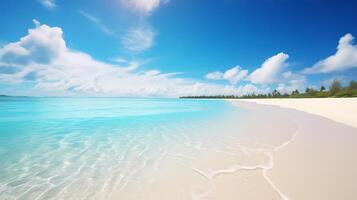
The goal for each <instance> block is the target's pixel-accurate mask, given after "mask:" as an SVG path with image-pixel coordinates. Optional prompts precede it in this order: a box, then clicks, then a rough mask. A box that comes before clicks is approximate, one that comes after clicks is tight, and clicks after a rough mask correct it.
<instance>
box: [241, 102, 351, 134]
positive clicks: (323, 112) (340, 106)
mask: <svg viewBox="0 0 357 200" xmlns="http://www.w3.org/2000/svg"><path fill="white" fill-rule="evenodd" d="M237 101H244V102H254V103H258V104H263V105H274V106H280V107H283V108H293V109H296V110H300V111H304V112H307V113H310V114H314V115H318V116H322V117H326V118H328V119H331V120H334V121H337V122H340V123H343V124H346V125H349V126H353V127H357V98H321V99H320V98H318V99H317V98H307V99H239V100H237Z"/></svg>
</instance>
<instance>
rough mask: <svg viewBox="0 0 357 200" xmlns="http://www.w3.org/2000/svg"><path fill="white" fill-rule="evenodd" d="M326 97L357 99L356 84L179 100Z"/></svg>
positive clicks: (333, 82) (334, 82)
mask: <svg viewBox="0 0 357 200" xmlns="http://www.w3.org/2000/svg"><path fill="white" fill-rule="evenodd" d="M327 97H336V98H339V97H357V82H356V81H350V82H349V84H348V85H347V86H342V84H341V82H340V81H339V80H334V81H332V83H331V84H330V86H329V87H328V88H326V87H325V86H321V87H320V88H319V89H314V88H311V87H308V88H306V89H305V91H304V92H300V91H299V90H297V89H296V90H294V91H292V92H291V93H281V92H279V91H278V90H276V89H275V90H274V91H273V92H270V93H268V94H255V93H251V94H247V95H242V96H235V95H214V96H205V95H202V96H183V97H180V98H194V99H206V98H209V99H259V98H262V99H263V98H327Z"/></svg>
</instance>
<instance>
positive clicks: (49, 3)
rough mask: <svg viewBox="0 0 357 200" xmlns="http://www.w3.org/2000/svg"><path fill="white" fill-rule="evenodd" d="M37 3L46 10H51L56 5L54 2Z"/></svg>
mask: <svg viewBox="0 0 357 200" xmlns="http://www.w3.org/2000/svg"><path fill="white" fill-rule="evenodd" d="M38 2H39V3H40V4H41V5H42V6H44V7H45V8H47V9H53V8H55V7H56V6H57V5H56V0H38Z"/></svg>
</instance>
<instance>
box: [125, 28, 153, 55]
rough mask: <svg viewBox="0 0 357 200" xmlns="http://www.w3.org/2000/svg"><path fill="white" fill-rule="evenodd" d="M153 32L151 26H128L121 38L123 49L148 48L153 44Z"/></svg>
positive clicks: (138, 49)
mask: <svg viewBox="0 0 357 200" xmlns="http://www.w3.org/2000/svg"><path fill="white" fill-rule="evenodd" d="M154 38H155V33H154V31H153V30H152V29H151V28H148V27H143V26H138V27H133V28H130V29H129V30H128V31H127V33H126V34H125V35H124V36H123V37H122V38H121V43H122V45H123V46H124V48H125V49H127V50H129V51H133V52H141V51H145V50H147V49H150V48H151V47H152V46H153V44H154Z"/></svg>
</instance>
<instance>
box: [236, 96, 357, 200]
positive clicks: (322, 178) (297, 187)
mask: <svg viewBox="0 0 357 200" xmlns="http://www.w3.org/2000/svg"><path fill="white" fill-rule="evenodd" d="M309 100H310V99H307V100H305V101H306V102H309ZM329 100H331V99H329ZM333 100H334V99H332V101H333ZM336 100H337V101H338V100H340V99H336ZM343 100H344V99H342V101H343ZM345 100H346V99H345ZM356 100H357V99H356ZM356 100H354V99H352V101H354V102H356ZM286 101H288V100H286ZM305 101H304V102H305ZM313 101H314V100H313V99H311V100H310V102H313ZM231 102H232V104H233V105H237V106H239V107H243V108H245V109H247V110H248V111H249V115H252V117H254V118H255V122H256V123H258V122H259V124H257V125H256V126H259V127H260V129H262V130H264V131H261V132H257V131H249V136H250V137H251V136H255V134H258V135H256V136H257V137H255V138H264V135H266V137H272V138H275V139H278V138H281V137H282V135H281V134H277V132H275V131H272V129H271V128H272V127H276V129H279V127H282V126H283V125H286V124H285V123H286V120H291V122H294V124H295V127H297V130H296V132H295V134H294V135H292V136H291V139H288V140H287V139H284V141H285V142H283V143H281V144H280V145H278V146H276V145H274V152H272V154H271V156H272V157H271V160H270V161H271V162H272V165H271V167H270V168H269V170H267V171H266V173H265V176H264V177H265V178H266V181H269V182H270V185H271V187H273V188H274V191H276V192H277V193H279V194H280V199H284V200H288V199H305V200H310V199H311V200H315V199H324V200H327V199H329V200H334V199H351V200H352V199H356V197H357V185H356V179H357V172H356V170H355V169H356V166H357V157H356V155H355V152H356V151H357V129H356V128H354V127H350V126H346V125H344V124H342V123H337V122H334V121H331V120H329V119H327V118H323V117H319V116H316V115H312V114H307V113H306V112H301V111H298V110H293V109H287V108H280V107H277V106H269V105H260V104H256V103H250V102H244V101H238V100H233V101H231ZM322 102H323V101H322ZM306 104H308V103H306ZM291 105H293V104H291ZM308 105H309V104H308ZM314 105H317V104H314ZM322 106H326V105H322ZM345 106H346V105H345ZM339 108H340V107H338V106H336V107H335V108H333V107H330V108H329V109H330V110H332V109H339ZM355 111H356V110H355ZM345 112H346V113H349V114H350V115H351V113H353V111H351V110H345ZM245 115H247V114H245ZM274 118H275V119H278V118H279V119H280V120H281V119H284V120H285V121H281V123H280V124H278V123H273V122H272V121H271V120H273V119H274ZM247 120H248V121H251V120H249V119H247ZM262 120H264V121H266V122H267V123H268V124H270V128H269V127H264V126H262V125H261V121H262ZM268 121H271V122H268ZM244 123H246V122H244ZM354 125H356V124H354ZM288 127H294V126H293V125H288ZM283 132H284V131H283ZM285 132H286V133H287V134H289V135H291V132H289V131H285ZM254 141H257V139H254ZM262 142H263V143H264V144H266V141H265V140H264V141H262ZM269 143H270V144H271V142H269ZM263 172H264V171H263ZM256 191H260V187H257V188H256ZM267 195H268V194H267V193H266V194H264V196H263V195H262V196H263V197H262V196H261V197H260V198H251V199H279V198H273V197H272V196H267ZM235 197H239V196H235ZM232 199H233V198H232ZM243 199H244V198H243Z"/></svg>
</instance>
